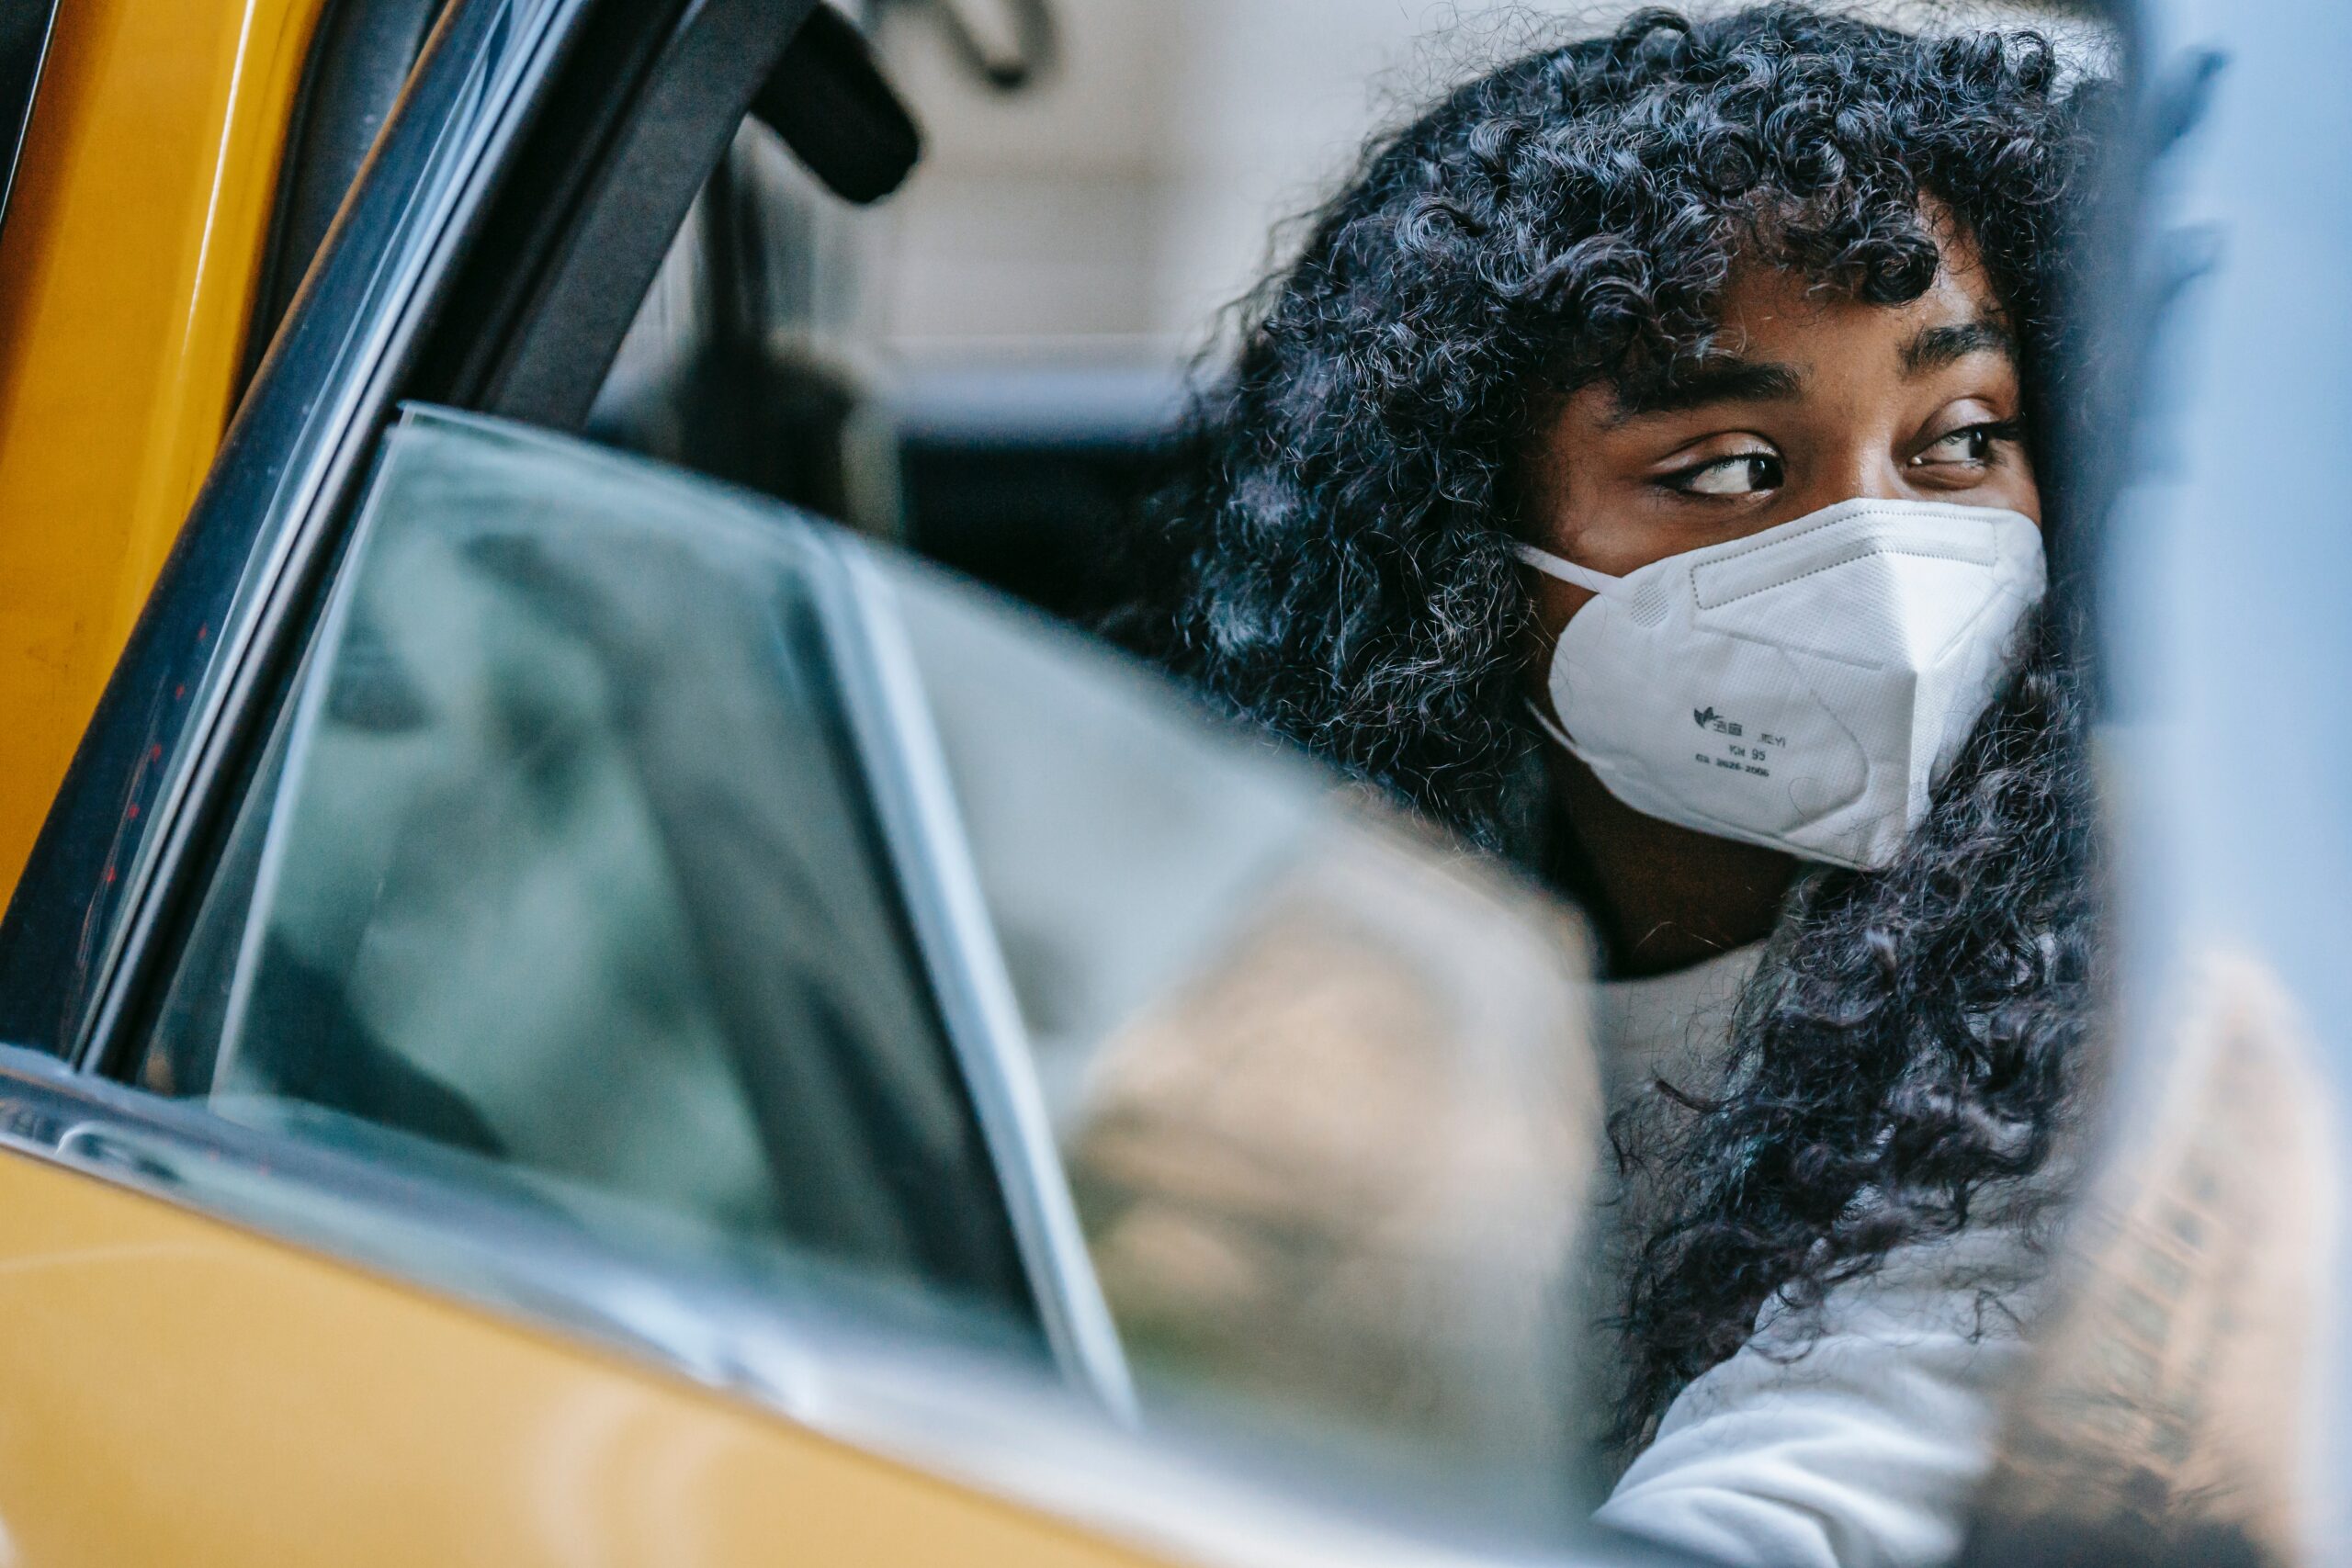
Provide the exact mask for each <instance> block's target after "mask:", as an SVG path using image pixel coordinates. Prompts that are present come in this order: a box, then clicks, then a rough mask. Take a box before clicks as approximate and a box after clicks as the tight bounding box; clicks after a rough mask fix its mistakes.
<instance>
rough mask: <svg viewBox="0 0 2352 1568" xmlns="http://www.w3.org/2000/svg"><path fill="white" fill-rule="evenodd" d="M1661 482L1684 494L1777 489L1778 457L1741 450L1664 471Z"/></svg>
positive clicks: (1778, 479) (1746, 493)
mask: <svg viewBox="0 0 2352 1568" xmlns="http://www.w3.org/2000/svg"><path fill="white" fill-rule="evenodd" d="M1665 482H1666V484H1667V485H1668V487H1669V488H1670V489H1673V490H1678V491H1681V492H1682V493H1683V494H1685V495H1754V494H1756V493H1758V491H1768V490H1778V489H1780V488H1781V459H1780V458H1778V457H1773V456H1772V455H1771V454H1770V453H1769V452H1743V453H1741V454H1740V455H1739V456H1738V457H1718V458H1717V459H1715V461H1713V462H1712V463H1705V464H1702V465H1701V466H1700V467H1698V468H1685V469H1683V470H1682V471H1681V472H1680V473H1679V474H1668V476H1667V477H1666V481H1665Z"/></svg>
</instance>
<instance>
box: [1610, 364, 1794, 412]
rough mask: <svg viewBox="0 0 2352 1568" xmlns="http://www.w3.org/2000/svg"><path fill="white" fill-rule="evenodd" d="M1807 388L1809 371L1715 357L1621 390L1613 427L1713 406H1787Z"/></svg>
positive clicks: (1624, 384) (1621, 386)
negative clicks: (1722, 404)
mask: <svg viewBox="0 0 2352 1568" xmlns="http://www.w3.org/2000/svg"><path fill="white" fill-rule="evenodd" d="M1803 390H1804V371H1802V370H1799V369H1798V368H1797V367H1795V366H1793V365H1783V364H1781V363H1780V362H1779V361H1777V360H1770V359H1735V358H1723V359H1710V360H1708V361H1707V362H1706V363H1704V364H1702V365H1698V366H1695V367H1691V368H1688V369H1684V370H1679V371H1677V372H1675V373H1673V374H1671V375H1668V376H1665V377H1660V378H1654V379H1644V380H1637V381H1627V382H1624V383H1623V384H1621V385H1620V386H1619V387H1618V388H1617V407H1616V410H1615V412H1613V413H1612V414H1611V417H1610V419H1609V421H1608V423H1610V424H1611V425H1619V424H1623V423H1626V422H1627V421H1628V420H1634V419H1638V418H1640V417H1641V416H1642V415H1644V414H1653V413H1681V412H1686V411H1688V410H1691V409H1695V408H1701V407H1703V406H1704V405H1706V404H1708V403H1729V402H1744V403H1754V402H1785V401H1787V400H1790V399H1792V398H1794V397H1796V396H1798V395H1799V394H1800V393H1801V392H1802V391H1803Z"/></svg>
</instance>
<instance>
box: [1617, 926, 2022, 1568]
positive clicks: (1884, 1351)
mask: <svg viewBox="0 0 2352 1568" xmlns="http://www.w3.org/2000/svg"><path fill="white" fill-rule="evenodd" d="M1756 957H1757V951H1756V950H1755V949H1753V948H1749V949H1743V950H1741V951H1739V952H1737V953H1726V954H1725V955H1724V956H1723V957H1722V958H1718V959H1713V960H1711V961H1709V962H1708V963H1706V964H1700V965H1698V966H1696V967H1695V968H1693V969H1690V970H1685V971H1682V972H1681V973H1679V974H1677V975H1670V976H1661V977H1659V978H1657V979H1654V980H1643V981H1632V982H1623V983H1618V984H1611V985H1604V986H1601V987H1598V988H1597V990H1598V993H1599V994H1598V995H1597V997H1596V998H1595V999H1596V1007H1595V1022H1596V1026H1597V1032H1598V1034H1599V1036H1600V1043H1601V1045H1602V1048H1603V1050H1604V1051H1605V1052H1607V1053H1608V1054H1609V1055H1611V1057H1612V1058H1613V1059H1614V1060H1613V1065H1614V1066H1615V1067H1616V1069H1617V1072H1618V1075H1619V1077H1618V1081H1619V1082H1620V1083H1628V1082H1639V1081H1642V1080H1643V1079H1644V1078H1645V1077H1646V1076H1647V1075H1649V1074H1651V1073H1654V1072H1657V1071H1660V1070H1665V1071H1667V1073H1668V1077H1673V1076H1675V1075H1674V1074H1673V1072H1672V1071H1671V1070H1670V1069H1671V1068H1672V1067H1673V1066H1676V1065H1678V1064H1681V1065H1688V1064H1690V1063H1691V1062H1692V1061H1693V1060H1694V1058H1695V1057H1696V1056H1697V1055H1701V1054H1702V1053H1703V1052H1705V1051H1706V1050H1708V1049H1710V1048H1715V1047H1714V1044H1713V1043H1714V1042H1718V1041H1720V1040H1722V1039H1723V1038H1724V1033H1723V1026H1724V1024H1725V1023H1726V1022H1727V1021H1728V1019H1727V1013H1728V1005H1729V999H1730V998H1731V997H1732V995H1733V994H1734V993H1736V990H1737V989H1738V987H1739V986H1740V984H1741V983H1742V982H1743V981H1744V980H1745V979H1746V978H1747V975H1748V974H1749V973H1750V972H1751V971H1752V969H1753V967H1754V964H1755V962H1756ZM2027 1264H2028V1259H2027V1255H2026V1253H2025V1250H2024V1248H2023V1247H2022V1244H2021V1242H2020V1241H2019V1239H2018V1234H2017V1233H2016V1232H2015V1231H2014V1230H2013V1229H2009V1228H2005V1227H2003V1226H2000V1225H1997V1224H1990V1225H1985V1226H1982V1227H1978V1228H1974V1229H1972V1230H1971V1231H1970V1232H1968V1233H1967V1234H1966V1235H1962V1236H1961V1237H1958V1238H1956V1239H1955V1240H1953V1241H1951V1242H1948V1243H1939V1244H1923V1245H1919V1246H1915V1247H1905V1248H1904V1249H1901V1250H1900V1251H1898V1252H1896V1253H1895V1254H1894V1255H1893V1256H1891V1257H1890V1258H1888V1259H1887V1261H1886V1263H1885V1264H1884V1266H1883V1267H1882V1268H1881V1269H1878V1270H1876V1271H1875V1272H1873V1273H1871V1274H1869V1275H1866V1276H1864V1277H1863V1278H1861V1279H1860V1280H1855V1281H1853V1282H1852V1283H1850V1284H1848V1285H1845V1286H1842V1287H1839V1288H1838V1289H1837V1290H1835V1291H1833V1292H1831V1294H1830V1296H1829V1299H1828V1301H1827V1302H1826V1303H1825V1304H1824V1307H1823V1309H1822V1315H1821V1318H1820V1320H1819V1333H1818V1335H1817V1337H1815V1336H1809V1335H1806V1334H1804V1333H1802V1332H1800V1331H1799V1330H1798V1329H1797V1327H1796V1325H1793V1324H1790V1323H1787V1322H1785V1321H1783V1319H1784V1316H1785V1314H1782V1313H1781V1312H1780V1311H1779V1310H1778V1307H1777V1303H1774V1304H1768V1305H1767V1306H1766V1308H1765V1309H1764V1311H1763V1312H1762V1313H1761V1314H1759V1315H1758V1321H1757V1327H1756V1332H1755V1333H1754V1334H1753V1335H1751V1336H1750V1337H1749V1339H1748V1341H1747V1345H1745V1346H1744V1347H1743V1348H1741V1349H1740V1351H1739V1353H1738V1354H1737V1355H1736V1356H1734V1357H1733V1358H1732V1359H1730V1360H1728V1361H1725V1362H1724V1363H1722V1364H1721V1365H1719V1366H1717V1367H1715V1368H1713V1370H1712V1371H1708V1372H1707V1373H1706V1374H1705V1375H1704V1376H1702V1377H1701V1378H1699V1379H1698V1380H1697V1381H1696V1382H1692V1383H1691V1386H1690V1387H1689V1388H1687V1389H1685V1390H1684V1391H1683V1392H1682V1393H1681V1394H1680V1395H1679V1397H1677V1398H1676V1400H1675V1401H1674V1403H1673V1404H1671V1405H1669V1406H1668V1409H1667V1412H1666V1416H1665V1418H1664V1420H1663V1421H1662V1423H1661V1424H1660V1426H1659V1428H1658V1434H1657V1440H1656V1441H1655V1442H1653V1443H1652V1444H1651V1445H1650V1447H1649V1448H1648V1449H1646V1450H1644V1451H1643V1452H1642V1454H1641V1455H1640V1456H1639V1457H1638V1458H1636V1459H1635V1460H1634V1462H1633V1464H1632V1466H1631V1467H1630V1468H1629V1469H1628V1470H1627V1471H1626V1472H1625V1473H1624V1475H1623V1478H1622V1479H1620V1480H1619V1482H1618V1483H1617V1486H1616V1490H1615V1491H1614V1492H1613V1493H1611V1495H1610V1497H1609V1500H1608V1501H1607V1502H1606V1503H1605V1504H1603V1505H1602V1506H1601V1507H1600V1512H1599V1514H1598V1515H1597V1516H1596V1517H1598V1518H1599V1519H1600V1521H1601V1522H1602V1523H1604V1524H1608V1525H1611V1526H1613V1527H1615V1528H1617V1529H1623V1530H1626V1531H1629V1532H1631V1533H1633V1534H1635V1535H1639V1536H1644V1537H1646V1538H1648V1539H1650V1540H1657V1541H1662V1542H1666V1543H1668V1544H1669V1545H1673V1546H1677V1547H1680V1548H1683V1549H1684V1550H1686V1551H1694V1552H1697V1553H1700V1554H1701V1555H1702V1556H1706V1557H1709V1558H1713V1559H1715V1560H1717V1561H1720V1562H1726V1563H1735V1564H1751V1563H1752V1564H1756V1565H1758V1568H1763V1565H1766V1564H1770V1565H1771V1568H1816V1565H1817V1568H1926V1565H1928V1564H1931V1563H1936V1562H1944V1561H1947V1560H1949V1559H1950V1558H1951V1556H1952V1555H1953V1554H1954V1553H1955V1552H1956V1551H1958V1550H1959V1547H1960V1544H1961V1530H1962V1521H1963V1516H1964V1514H1965V1510H1966V1508H1967V1506H1968V1502H1969V1498H1970V1496H1971V1495H1973V1491H1974V1489H1975V1487H1976V1484H1977V1483H1978V1482H1980V1481H1981V1480H1982V1479H1983V1478H1984V1476H1985V1472H1986V1471H1987V1470H1988V1469H1989V1468H1990V1466H1991V1463H1992V1452H1993V1441H1994V1438H1995V1436H1996V1422H1997V1407H1998V1404H1999V1397H2000V1394H2001V1393H2002V1391H2003V1389H2004V1387H2005V1385H2006V1383H2007V1380H2008V1379H2009V1378H2010V1377H2011V1376H2012V1375H2013V1374H2014V1373H2015V1372H2016V1371H2017V1369H2018V1365H2019V1363H2020V1361H2021V1359H2022V1357H2023V1354H2024V1337H2023V1333H2022V1330H2021V1328H2020V1326H2019V1316H2020V1315H2022V1314H2024V1312H2025V1311H2026V1309H2027V1307H2028V1305H2029V1300H2028V1298H2029V1297H2030V1295H2031V1294H2033V1292H2032V1291H2031V1289H2030V1285H2028V1284H2027V1283H2026V1281H2027V1280H2028V1279H2029V1278H2030V1269H2029V1268H2028V1267H2027Z"/></svg>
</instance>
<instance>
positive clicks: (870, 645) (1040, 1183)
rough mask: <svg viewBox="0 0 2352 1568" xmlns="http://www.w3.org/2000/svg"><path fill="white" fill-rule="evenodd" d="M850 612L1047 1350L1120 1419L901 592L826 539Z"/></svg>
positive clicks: (1100, 1316)
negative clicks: (903, 616)
mask: <svg viewBox="0 0 2352 1568" xmlns="http://www.w3.org/2000/svg"><path fill="white" fill-rule="evenodd" d="M834 543H835V551H834V554H835V558H836V560H837V561H838V562H839V564H840V566H841V568H842V572H843V577H844V585H845V587H846V590H847V593H848V597H849V601H850V604H849V606H848V609H849V613H848V614H846V615H840V616H838V617H836V620H837V623H838V624H839V625H840V626H842V630H843V632H844V633H845V635H844V637H842V640H843V641H844V642H846V643H848V644H849V645H850V646H849V647H848V648H846V649H844V650H843V651H844V652H845V653H847V654H849V655H851V657H848V658H845V659H844V660H842V695H843V698H844V701H845V704H846V705H847V707H848V710H849V716H850V721H851V724H852V726H853V727H854V729H855V730H856V731H857V732H858V739H859V750H861V751H862V752H863V753H864V754H865V762H866V767H865V776H866V783H867V784H868V787H869V788H870V789H871V790H872V791H873V795H874V807H875V809H876V812H877V814H878V815H879V816H880V818H881V820H882V823H883V828H884V831H883V834H882V838H883V841H884V844H885V846H886V847H887V850H888V854H889V856H890V860H891V863H892V867H891V869H892V871H893V872H894V873H895V875H894V881H895V882H896V883H897V885H898V888H899V895H900V897H902V898H903V900H904V901H905V905H906V909H907V914H908V917H909V919H910V922H911V923H912V925H913V927H914V931H915V939H916V942H917V943H918V945H919V946H920V947H921V948H922V953H923V955H924V958H925V961H926V964H927V965H928V967H929V968H930V969H931V972H932V977H933V985H934V989H935V994H936V996H937V998H938V1003H939V1008H940V1011H941V1013H942V1015H943V1017H942V1021H943V1022H944V1024H945V1025H946V1032H947V1037H948V1039H949V1041H950V1042H951V1043H953V1045H954V1048H955V1051H956V1056H957V1058H958V1060H959V1062H960V1064H961V1066H962V1068H963V1077H964V1082H965V1085H966V1088H967V1092H968V1093H969V1094H970V1096H971V1099H972V1107H973V1111H974V1112H975V1113H976V1115H977V1116H978V1120H979V1123H980V1130H981V1134H982V1135H983V1136H984V1137H985V1138H987V1140H988V1142H989V1150H990V1153H991V1155H992V1156H994V1157H993V1160H992V1163H993V1165H994V1166H995V1168H996V1170H997V1176H998V1181H999V1184H1000V1187H1001V1190H1002V1192H1003V1195H1004V1198H1005V1201H1006V1205H1007V1207H1008V1208H1009V1209H1010V1211H1011V1213H1012V1226H1013V1236H1014V1239H1015V1241H1016V1243H1017V1244H1018V1245H1019V1247H1020V1248H1021V1252H1022V1256H1023V1259H1024V1261H1025V1262H1026V1263H1027V1264H1028V1269H1029V1275H1030V1283H1031V1289H1032V1292H1033V1293H1034V1295H1035V1298H1036V1302H1037V1307H1038V1311H1039V1314H1040V1315H1041V1316H1042V1317H1043V1319H1044V1322H1045V1327H1046V1338H1047V1339H1048V1341H1049V1342H1050V1343H1051V1344H1052V1346H1053V1348H1054V1351H1055V1355H1056V1359H1057V1360H1059V1361H1060V1362H1061V1363H1062V1364H1063V1365H1064V1366H1065V1367H1066V1368H1068V1369H1069V1371H1070V1372H1071V1374H1072V1376H1073V1377H1075V1378H1076V1379H1077V1380H1078V1381H1079V1382H1080V1383H1081V1384H1082V1385H1083V1386H1085V1387H1087V1388H1088V1389H1090V1390H1091V1392H1092V1393H1093V1394H1094V1396H1095V1397H1096V1398H1097V1399H1099V1400H1100V1401H1101V1402H1102V1403H1103V1406H1104V1407H1105V1408H1106V1409H1107V1410H1108V1411H1109V1412H1110V1413H1111V1415H1112V1416H1114V1418H1115V1419H1117V1420H1120V1421H1122V1422H1125V1423H1128V1424H1133V1423H1134V1421H1135V1420H1136V1391H1135V1381H1134V1376H1133V1374H1132V1372H1131V1371H1129V1369H1128V1366H1127V1359H1126V1351H1125V1347H1124V1346H1123V1344H1122V1343H1121V1341H1120V1338H1119V1331H1118V1328H1117V1325H1115V1324H1114V1321H1113V1319H1112V1315H1111V1309H1110V1306H1109V1303H1107V1302H1106V1301H1105V1300H1104V1299H1103V1286H1102V1281H1101V1280H1100V1279H1098V1278H1097V1276H1096V1274H1095V1271H1094V1264H1093V1259H1092V1257H1091V1253H1090V1252H1089V1250H1088V1248H1087V1245H1086V1237H1085V1234H1084V1232H1083V1230H1082V1229H1081V1227H1080V1224H1079V1218H1078V1205H1077V1202H1076V1201H1075V1199H1074V1198H1073V1197H1072V1196H1071V1193H1070V1190H1069V1177H1068V1174H1067V1172H1066V1171H1065V1169H1064V1168H1063V1165H1062V1161H1061V1156H1060V1154H1059V1152H1058V1150H1057V1148H1056V1146H1055V1143H1054V1135H1053V1129H1052V1124H1051V1122H1050V1121H1049V1120H1048V1118H1047V1116H1046V1100H1045V1092H1044V1090H1043V1089H1042V1088H1040V1086H1039V1085H1038V1082H1037V1077H1036V1070H1035V1055H1033V1053H1032V1051H1031V1047H1030V1043H1029V1039H1028V1031H1027V1027H1026V1025H1025V1024H1024V1023H1023V1020H1022V1015H1021V1008H1020V1002H1019V999H1018V998H1017V997H1016V996H1015V994H1014V991H1013V988H1012V976H1011V975H1010V973H1009V972H1008V970H1007V969H1006V967H1005V961H1004V951H1003V948H1002V946H1001V943H1000V942H998V940H997V934H996V931H995V926H994V922H993V921H992V920H991V919H990V918H989V909H988V902H987V899H986V897H985V896H984V895H983V893H982V891H981V887H980V879H979V873H978V869H977V868H976V867H975V865H974V864H973V862H972V855H971V850H970V845H969V843H968V841H967V838H966V833H965V827H964V823H963V818H962V814H961V812H960V811H959V810H958V809H957V807H956V796H955V789H954V785H953V784H952V783H951V781H950V779H949V777H948V772H947V760H946V756H945V753H944V750H943V749H942V747H941V744H940V739H939V735H938V731H937V729H936V728H935V727H934V725H933V721H932V717H931V711H930V707H929V703H928V699H927V698H926V697H925V696H924V695H923V691H922V676H921V674H920V672H919V671H918V670H917V668H916V664H915V657H914V650H913V649H912V647H911V646H910V644H909V643H908V641H907V638H906V633H905V630H904V627H903V624H902V622H901V620H900V615H901V614H902V612H901V611H900V609H899V602H898V597H897V595H896V594H895V593H894V592H891V589H890V585H889V582H888V579H887V578H885V577H884V576H883V574H882V572H881V570H879V569H878V568H877V567H876V565H875V564H874V561H873V558H872V557H871V555H870V554H869V553H868V552H867V550H866V549H865V547H863V546H862V545H860V544H858V543H857V542H856V541H855V540H854V539H852V538H849V537H848V536H840V537H838V538H837V539H836V540H835V541H834Z"/></svg>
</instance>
